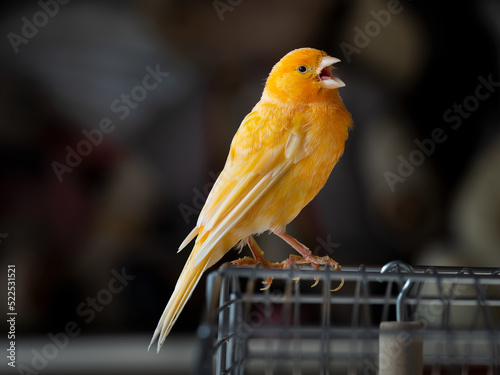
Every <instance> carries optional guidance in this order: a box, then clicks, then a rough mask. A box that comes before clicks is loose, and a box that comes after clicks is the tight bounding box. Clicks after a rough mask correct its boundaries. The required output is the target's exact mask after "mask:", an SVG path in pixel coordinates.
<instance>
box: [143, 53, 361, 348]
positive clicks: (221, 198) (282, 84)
mask: <svg viewBox="0 0 500 375" xmlns="http://www.w3.org/2000/svg"><path fill="white" fill-rule="evenodd" d="M339 61H340V60H339V59H337V58H335V57H330V56H328V55H327V54H326V53H325V52H323V51H320V50H316V49H312V48H301V49H296V50H293V51H291V52H289V53H288V54H287V55H285V56H284V57H283V58H282V59H281V60H280V61H279V62H278V63H277V64H276V65H275V66H274V67H273V68H272V70H271V73H270V74H269V77H268V78H267V81H266V84H265V87H264V91H263V93H262V97H261V99H260V101H259V102H258V103H257V104H256V105H255V107H254V108H253V109H252V111H251V112H250V113H249V114H248V115H247V116H246V117H245V118H244V119H243V122H242V123H241V125H240V127H239V129H238V131H237V132H236V134H235V136H234V138H233V140H232V143H231V148H230V151H229V155H228V157H227V160H226V164H225V166H224V169H223V171H222V172H221V174H220V175H219V177H218V178H217V181H216V182H215V184H214V186H213V188H212V190H211V192H210V194H209V196H208V197H207V200H206V202H205V205H204V207H203V209H202V211H201V213H200V216H199V218H198V221H197V224H196V227H195V228H194V229H193V230H192V231H191V233H190V234H189V235H188V236H187V237H186V239H185V240H184V241H183V242H182V244H181V245H180V247H179V251H180V250H182V249H183V248H184V247H185V246H186V245H187V244H188V243H189V242H190V241H191V240H193V239H194V238H195V237H196V241H195V244H194V248H193V250H192V251H191V254H190V256H189V258H188V260H187V262H186V265H185V266H184V269H183V270H182V273H181V275H180V277H179V279H178V281H177V284H176V286H175V289H174V292H173V294H172V296H171V298H170V300H169V302H168V304H167V306H166V308H165V311H164V312H163V314H162V316H161V318H160V321H159V323H158V326H157V328H156V330H155V332H154V334H153V338H152V340H151V343H150V345H149V347H151V345H152V344H153V342H154V341H155V340H156V339H157V338H158V345H157V351H159V350H160V348H161V346H162V345H163V342H164V340H165V338H166V336H167V335H168V334H169V332H170V330H171V329H172V326H173V324H174V323H175V321H176V319H177V318H178V316H179V314H180V312H181V310H182V309H183V307H184V305H185V304H186V302H187V300H188V299H189V297H190V296H191V294H192V292H193V290H194V288H195V287H196V285H197V284H198V281H199V280H200V278H201V275H202V274H203V272H204V271H205V270H206V269H207V268H209V267H211V266H212V265H213V264H215V263H216V262H217V261H218V260H219V259H221V258H222V256H223V255H224V254H226V252H228V251H229V250H230V249H231V248H233V247H234V246H236V245H238V244H239V245H240V246H243V245H245V244H248V245H249V248H250V250H251V251H252V254H253V256H254V259H252V258H250V257H245V258H243V259H240V260H237V261H235V264H239V265H252V264H258V263H261V264H262V265H263V266H264V267H270V268H278V267H288V266H290V265H292V264H306V263H307V264H311V265H312V266H313V267H314V268H315V269H316V268H318V267H319V266H320V265H325V266H329V267H332V268H334V269H337V268H338V264H337V263H336V262H335V261H334V260H333V259H330V258H329V257H318V256H314V255H313V254H312V253H311V251H310V250H309V249H308V248H307V247H306V246H304V245H303V244H301V243H300V242H299V241H297V240H296V239H294V238H293V237H291V236H290V235H288V234H287V233H286V232H285V227H286V225H287V224H288V223H290V222H291V221H292V220H293V219H294V218H295V217H296V216H297V215H298V214H299V212H300V211H301V210H302V209H303V208H304V206H306V205H307V204H308V203H309V202H310V201H311V200H312V199H313V198H314V197H315V196H316V194H318V192H319V191H320V190H321V189H322V188H323V186H324V185H325V183H326V181H327V179H328V176H329V175H330V173H331V171H332V169H333V167H334V166H335V164H336V163H337V161H338V160H339V158H340V156H341V155H342V153H343V152H344V145H345V141H346V139H347V137H348V133H349V130H350V128H351V126H352V118H351V115H350V113H349V112H348V111H347V110H346V108H345V106H344V104H343V102H342V99H341V98H340V96H339V93H338V88H340V87H343V86H345V84H344V83H343V82H342V81H341V80H340V79H339V78H337V77H335V76H334V75H333V73H332V68H333V67H332V65H333V64H335V63H337V62H339ZM266 231H271V232H272V233H274V234H276V235H277V236H279V237H281V238H282V239H283V240H284V241H286V242H287V243H288V244H289V245H290V246H292V247H293V248H294V249H295V250H296V251H297V252H298V253H299V254H300V256H298V255H295V256H294V255H292V256H290V259H288V260H286V261H283V262H280V263H271V262H267V261H266V260H265V259H264V258H263V252H262V250H261V249H260V248H259V247H258V245H257V243H256V242H255V239H254V237H253V236H254V235H255V234H260V233H263V232H266ZM267 282H268V284H270V280H269V279H268V281H267Z"/></svg>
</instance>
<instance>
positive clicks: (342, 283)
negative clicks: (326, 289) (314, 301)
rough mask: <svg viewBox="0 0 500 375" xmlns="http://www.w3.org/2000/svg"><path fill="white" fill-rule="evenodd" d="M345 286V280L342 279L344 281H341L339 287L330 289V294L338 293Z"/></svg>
mask: <svg viewBox="0 0 500 375" xmlns="http://www.w3.org/2000/svg"><path fill="white" fill-rule="evenodd" d="M343 286H344V278H342V280H340V284H339V286H338V287H336V288H334V289H330V292H337V291H339V290H340V289H342V287H343Z"/></svg>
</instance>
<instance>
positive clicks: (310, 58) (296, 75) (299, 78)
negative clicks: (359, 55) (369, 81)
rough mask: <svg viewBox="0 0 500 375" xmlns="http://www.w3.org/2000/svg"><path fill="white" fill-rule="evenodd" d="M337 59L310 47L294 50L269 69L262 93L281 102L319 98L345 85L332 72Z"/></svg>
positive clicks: (316, 99) (315, 99)
mask: <svg viewBox="0 0 500 375" xmlns="http://www.w3.org/2000/svg"><path fill="white" fill-rule="evenodd" d="M339 61H340V60H339V59H337V58H336V57H330V56H328V55H327V54H326V53H325V52H323V51H320V50H317V49H313V48H300V49H296V50H293V51H291V52H289V53H288V54H286V55H285V56H284V57H283V58H282V59H281V60H280V61H278V63H277V64H276V65H275V66H274V67H273V69H272V70H271V73H270V74H269V77H268V79H267V82H266V87H265V89H264V95H268V96H271V97H273V98H275V99H278V100H282V101H283V102H290V101H307V102H311V101H319V100H321V99H322V98H323V97H327V96H329V95H330V94H332V90H333V91H335V92H336V91H337V89H338V88H339V87H344V86H345V83H344V82H342V81H341V80H340V79H339V78H337V77H335V76H334V75H333V73H332V69H333V64H335V63H337V62H339Z"/></svg>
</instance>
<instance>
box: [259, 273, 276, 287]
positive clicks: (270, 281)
mask: <svg viewBox="0 0 500 375" xmlns="http://www.w3.org/2000/svg"><path fill="white" fill-rule="evenodd" d="M272 283H273V277H272V276H268V277H267V280H266V281H263V282H262V284H264V285H265V287H263V288H260V290H268V289H269V288H270V287H271V284H272Z"/></svg>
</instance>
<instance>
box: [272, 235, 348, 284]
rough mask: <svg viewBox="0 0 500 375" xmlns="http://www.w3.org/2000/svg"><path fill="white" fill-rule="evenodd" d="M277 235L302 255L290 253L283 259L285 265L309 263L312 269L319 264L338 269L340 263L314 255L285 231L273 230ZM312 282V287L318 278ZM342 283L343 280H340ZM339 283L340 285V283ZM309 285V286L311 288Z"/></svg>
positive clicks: (326, 257)
mask: <svg viewBox="0 0 500 375" xmlns="http://www.w3.org/2000/svg"><path fill="white" fill-rule="evenodd" d="M274 234H276V235H277V236H278V237H280V238H281V239H283V240H284V241H285V242H286V243H287V244H289V245H290V246H291V247H293V248H294V249H295V250H296V251H297V252H298V253H299V254H300V255H302V257H298V256H297V255H293V254H292V255H290V258H289V259H287V260H286V261H285V265H286V266H290V265H292V264H297V265H299V264H310V265H311V266H312V267H313V269H315V270H317V269H318V268H319V266H322V265H325V266H329V267H331V268H332V269H333V270H339V269H340V265H339V264H338V263H337V262H336V261H334V260H333V259H332V258H330V257H329V256H324V257H319V256H315V255H313V254H312V252H311V250H309V248H308V247H307V246H305V245H303V244H301V243H300V242H299V241H297V240H296V239H295V238H293V237H292V236H290V235H288V234H287V233H285V232H274ZM314 281H315V282H314V284H313V285H312V287H314V286H316V285H318V283H319V278H318V277H315V278H314ZM342 284H343V281H342ZM342 284H341V285H342ZM312 287H311V288H312ZM338 289H340V287H339V288H336V289H334V290H338Z"/></svg>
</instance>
